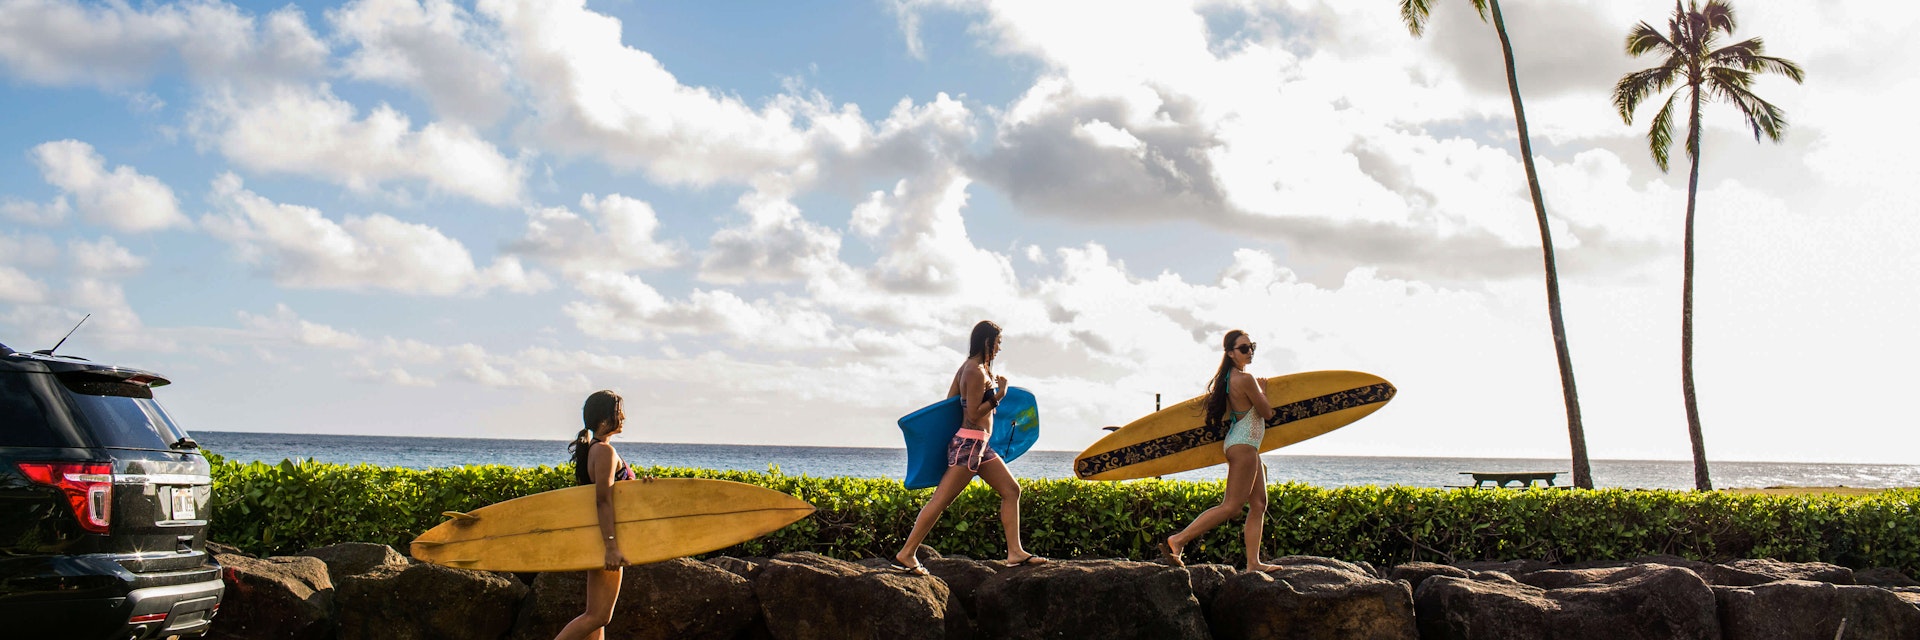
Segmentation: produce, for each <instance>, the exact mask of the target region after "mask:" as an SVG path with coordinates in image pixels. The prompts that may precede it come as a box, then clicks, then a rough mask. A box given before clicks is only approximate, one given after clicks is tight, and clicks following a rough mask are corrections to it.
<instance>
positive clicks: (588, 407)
mask: <svg viewBox="0 0 1920 640" xmlns="http://www.w3.org/2000/svg"><path fill="white" fill-rule="evenodd" d="M619 412H620V394H617V393H614V392H612V391H606V390H601V391H595V392H593V395H590V396H587V403H586V404H585V405H584V406H582V407H580V420H581V421H582V422H584V423H586V428H583V429H581V430H580V434H579V435H576V436H574V437H573V442H571V443H569V444H567V451H568V452H569V453H572V454H573V481H574V484H593V477H592V476H590V475H588V474H587V452H588V451H590V450H592V449H593V439H594V437H595V436H597V435H599V432H598V431H597V430H598V429H599V428H600V426H601V425H603V424H606V423H607V421H609V420H612V419H613V417H614V416H615V415H618V414H619Z"/></svg>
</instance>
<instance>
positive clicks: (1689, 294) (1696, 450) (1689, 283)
mask: <svg viewBox="0 0 1920 640" xmlns="http://www.w3.org/2000/svg"><path fill="white" fill-rule="evenodd" d="M1692 94H1693V114H1692V117H1691V118H1690V119H1689V120H1688V122H1687V148H1688V149H1689V150H1691V151H1692V153H1691V154H1689V155H1691V156H1693V169H1692V171H1690V172H1688V176H1687V232H1686V241H1685V243H1686V246H1685V248H1683V249H1682V253H1683V257H1682V258H1681V267H1680V270H1681V274H1682V275H1681V277H1680V283H1681V284H1680V393H1681V395H1682V397H1684V398H1685V399H1686V403H1687V437H1689V438H1691V439H1692V440H1693V488H1694V489H1696V490H1699V491H1712V490H1713V480H1712V479H1711V478H1709V477H1708V476H1707V445H1706V441H1705V440H1704V439H1702V438H1701V436H1700V405H1699V403H1698V402H1697V401H1696V400H1695V399H1694V397H1693V204H1694V199H1695V196H1696V195H1697V194H1698V193H1699V191H1700V152H1701V149H1700V90H1699V88H1698V87H1696V88H1694V90H1693V91H1692Z"/></svg>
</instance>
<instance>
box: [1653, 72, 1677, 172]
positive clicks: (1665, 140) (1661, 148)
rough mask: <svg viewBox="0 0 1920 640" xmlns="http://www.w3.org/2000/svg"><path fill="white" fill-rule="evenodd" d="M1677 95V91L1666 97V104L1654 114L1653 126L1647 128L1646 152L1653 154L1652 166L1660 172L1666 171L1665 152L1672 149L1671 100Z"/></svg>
mask: <svg viewBox="0 0 1920 640" xmlns="http://www.w3.org/2000/svg"><path fill="white" fill-rule="evenodd" d="M1679 95H1680V92H1678V91H1675V92H1673V93H1671V94H1668V95H1667V104H1665V105H1663V106H1661V107H1660V113H1657V114H1654V116H1653V126H1651V127H1648V128H1647V150H1648V151H1651V152H1653V164H1654V166H1657V167H1660V170H1661V171H1666V170H1667V151H1668V150H1669V149H1672V148H1673V99H1674V98H1675V97H1677V96H1679Z"/></svg>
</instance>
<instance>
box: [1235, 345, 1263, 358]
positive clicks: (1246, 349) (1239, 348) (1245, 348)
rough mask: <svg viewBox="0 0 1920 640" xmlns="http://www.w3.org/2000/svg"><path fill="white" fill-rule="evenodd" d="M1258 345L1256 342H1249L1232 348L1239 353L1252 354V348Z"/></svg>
mask: <svg viewBox="0 0 1920 640" xmlns="http://www.w3.org/2000/svg"><path fill="white" fill-rule="evenodd" d="M1259 346H1260V345H1259V344H1258V343H1253V342H1249V343H1246V344H1243V345H1240V346H1237V347H1234V348H1233V349H1232V350H1233V351H1238V352H1240V353H1244V354H1247V355H1253V350H1254V349H1256V348H1259Z"/></svg>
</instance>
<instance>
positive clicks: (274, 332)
mask: <svg viewBox="0 0 1920 640" xmlns="http://www.w3.org/2000/svg"><path fill="white" fill-rule="evenodd" d="M238 313H239V315H240V324H241V325H243V326H245V327H246V328H247V329H248V330H250V331H253V332H255V333H256V334H259V335H261V336H262V337H265V338H267V339H269V340H273V341H276V342H290V343H293V344H297V345H300V346H305V347H321V348H326V349H359V348H361V347H363V346H365V345H366V340H363V339H361V338H360V337H359V336H356V335H353V334H351V333H348V332H345V331H341V330H339V329H335V328H333V327H329V326H326V325H323V324H318V323H315V322H312V321H309V320H305V319H302V318H301V317H300V315H299V314H296V313H294V312H293V309H292V308H291V307H288V306H287V305H286V304H285V303H281V304H278V305H274V308H273V313H272V314H270V315H254V314H251V313H247V312H245V311H240V312H238Z"/></svg>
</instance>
